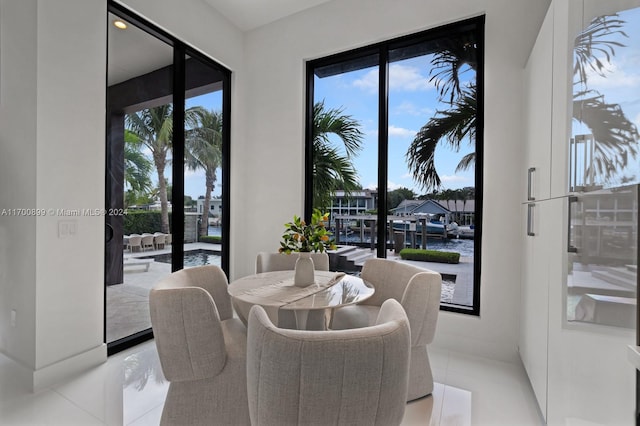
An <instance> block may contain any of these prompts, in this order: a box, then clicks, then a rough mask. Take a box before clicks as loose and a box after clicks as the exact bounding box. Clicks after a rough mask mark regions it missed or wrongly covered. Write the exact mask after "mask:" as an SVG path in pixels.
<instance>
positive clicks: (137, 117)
mask: <svg viewBox="0 0 640 426" xmlns="http://www.w3.org/2000/svg"><path fill="white" fill-rule="evenodd" d="M172 113H173V108H172V105H171V104H165V105H160V106H157V107H153V108H147V109H143V110H142V111H138V112H135V113H133V114H127V115H126V118H125V121H126V124H127V129H128V130H130V131H131V132H132V133H134V134H135V135H136V136H137V137H138V138H139V139H140V142H141V143H142V144H143V145H145V146H146V147H147V148H148V149H149V150H150V151H151V156H152V158H153V163H154V164H155V166H156V172H157V176H158V196H159V198H160V220H161V227H162V229H161V231H162V232H164V233H169V232H170V231H169V203H168V200H167V182H166V180H165V177H164V172H165V168H166V166H167V154H168V153H169V152H170V150H171V142H172V139H173V114H172Z"/></svg>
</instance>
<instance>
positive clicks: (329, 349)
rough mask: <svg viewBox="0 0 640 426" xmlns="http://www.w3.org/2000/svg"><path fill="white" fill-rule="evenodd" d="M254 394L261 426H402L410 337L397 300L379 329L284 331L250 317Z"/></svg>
mask: <svg viewBox="0 0 640 426" xmlns="http://www.w3.org/2000/svg"><path fill="white" fill-rule="evenodd" d="M247 339H248V340H247V391H248V398H249V413H250V416H251V424H252V425H254V426H289V425H291V426H293V425H349V426H358V425H363V426H364V425H366V426H372V425H380V426H393V425H398V424H400V422H401V421H402V418H403V416H404V410H405V406H406V396H407V381H408V374H409V365H408V363H409V351H410V339H411V337H410V331H409V324H408V320H407V316H406V314H405V312H404V310H403V309H402V306H400V304H399V303H398V302H396V301H395V300H389V301H387V302H385V303H384V304H383V305H382V307H381V308H380V311H379V312H378V317H377V318H376V321H375V322H374V324H373V325H372V326H371V327H365V328H359V329H353V330H342V331H305V330H289V329H281V328H278V327H276V326H275V325H273V323H272V322H271V320H269V317H268V316H267V314H266V312H265V311H264V309H263V308H262V307H261V306H258V305H256V306H254V307H253V308H251V312H250V313H249V328H248V337H247Z"/></svg>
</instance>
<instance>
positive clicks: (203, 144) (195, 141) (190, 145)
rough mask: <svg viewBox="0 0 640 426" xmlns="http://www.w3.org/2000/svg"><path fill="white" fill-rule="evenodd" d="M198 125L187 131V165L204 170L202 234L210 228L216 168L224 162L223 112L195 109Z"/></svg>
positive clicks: (205, 233) (192, 168)
mask: <svg viewBox="0 0 640 426" xmlns="http://www.w3.org/2000/svg"><path fill="white" fill-rule="evenodd" d="M193 112H194V114H195V115H196V116H197V117H198V126H197V127H195V128H193V129H191V130H189V131H187V135H186V136H187V137H186V149H185V165H186V166H187V168H189V169H191V170H197V169H202V170H204V175H205V178H204V184H205V193H204V206H205V207H204V209H203V212H202V219H201V222H200V235H207V233H208V229H209V206H210V205H211V193H212V192H213V189H214V187H215V183H216V170H217V169H218V167H220V164H221V163H222V112H218V111H208V110H206V109H204V108H197V109H194V110H193Z"/></svg>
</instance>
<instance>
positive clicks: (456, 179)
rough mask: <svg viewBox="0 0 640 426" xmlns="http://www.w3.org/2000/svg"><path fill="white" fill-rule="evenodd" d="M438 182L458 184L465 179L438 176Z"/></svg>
mask: <svg viewBox="0 0 640 426" xmlns="http://www.w3.org/2000/svg"><path fill="white" fill-rule="evenodd" d="M440 180H441V181H442V182H446V183H458V182H464V181H466V180H467V178H466V177H464V176H458V175H444V176H440Z"/></svg>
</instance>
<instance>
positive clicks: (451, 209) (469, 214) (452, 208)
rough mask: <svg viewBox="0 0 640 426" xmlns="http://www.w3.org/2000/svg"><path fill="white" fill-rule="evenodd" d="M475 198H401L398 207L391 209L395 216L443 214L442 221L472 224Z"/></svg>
mask: <svg viewBox="0 0 640 426" xmlns="http://www.w3.org/2000/svg"><path fill="white" fill-rule="evenodd" d="M475 206H476V203H475V200H466V201H464V202H463V201H462V200H402V202H401V203H400V204H399V205H398V207H396V208H394V209H391V210H390V211H391V213H392V214H393V215H395V216H413V215H416V214H417V215H424V214H428V215H431V216H444V218H443V219H444V220H443V222H445V223H449V222H453V221H455V222H456V223H458V225H472V224H474V218H475Z"/></svg>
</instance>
